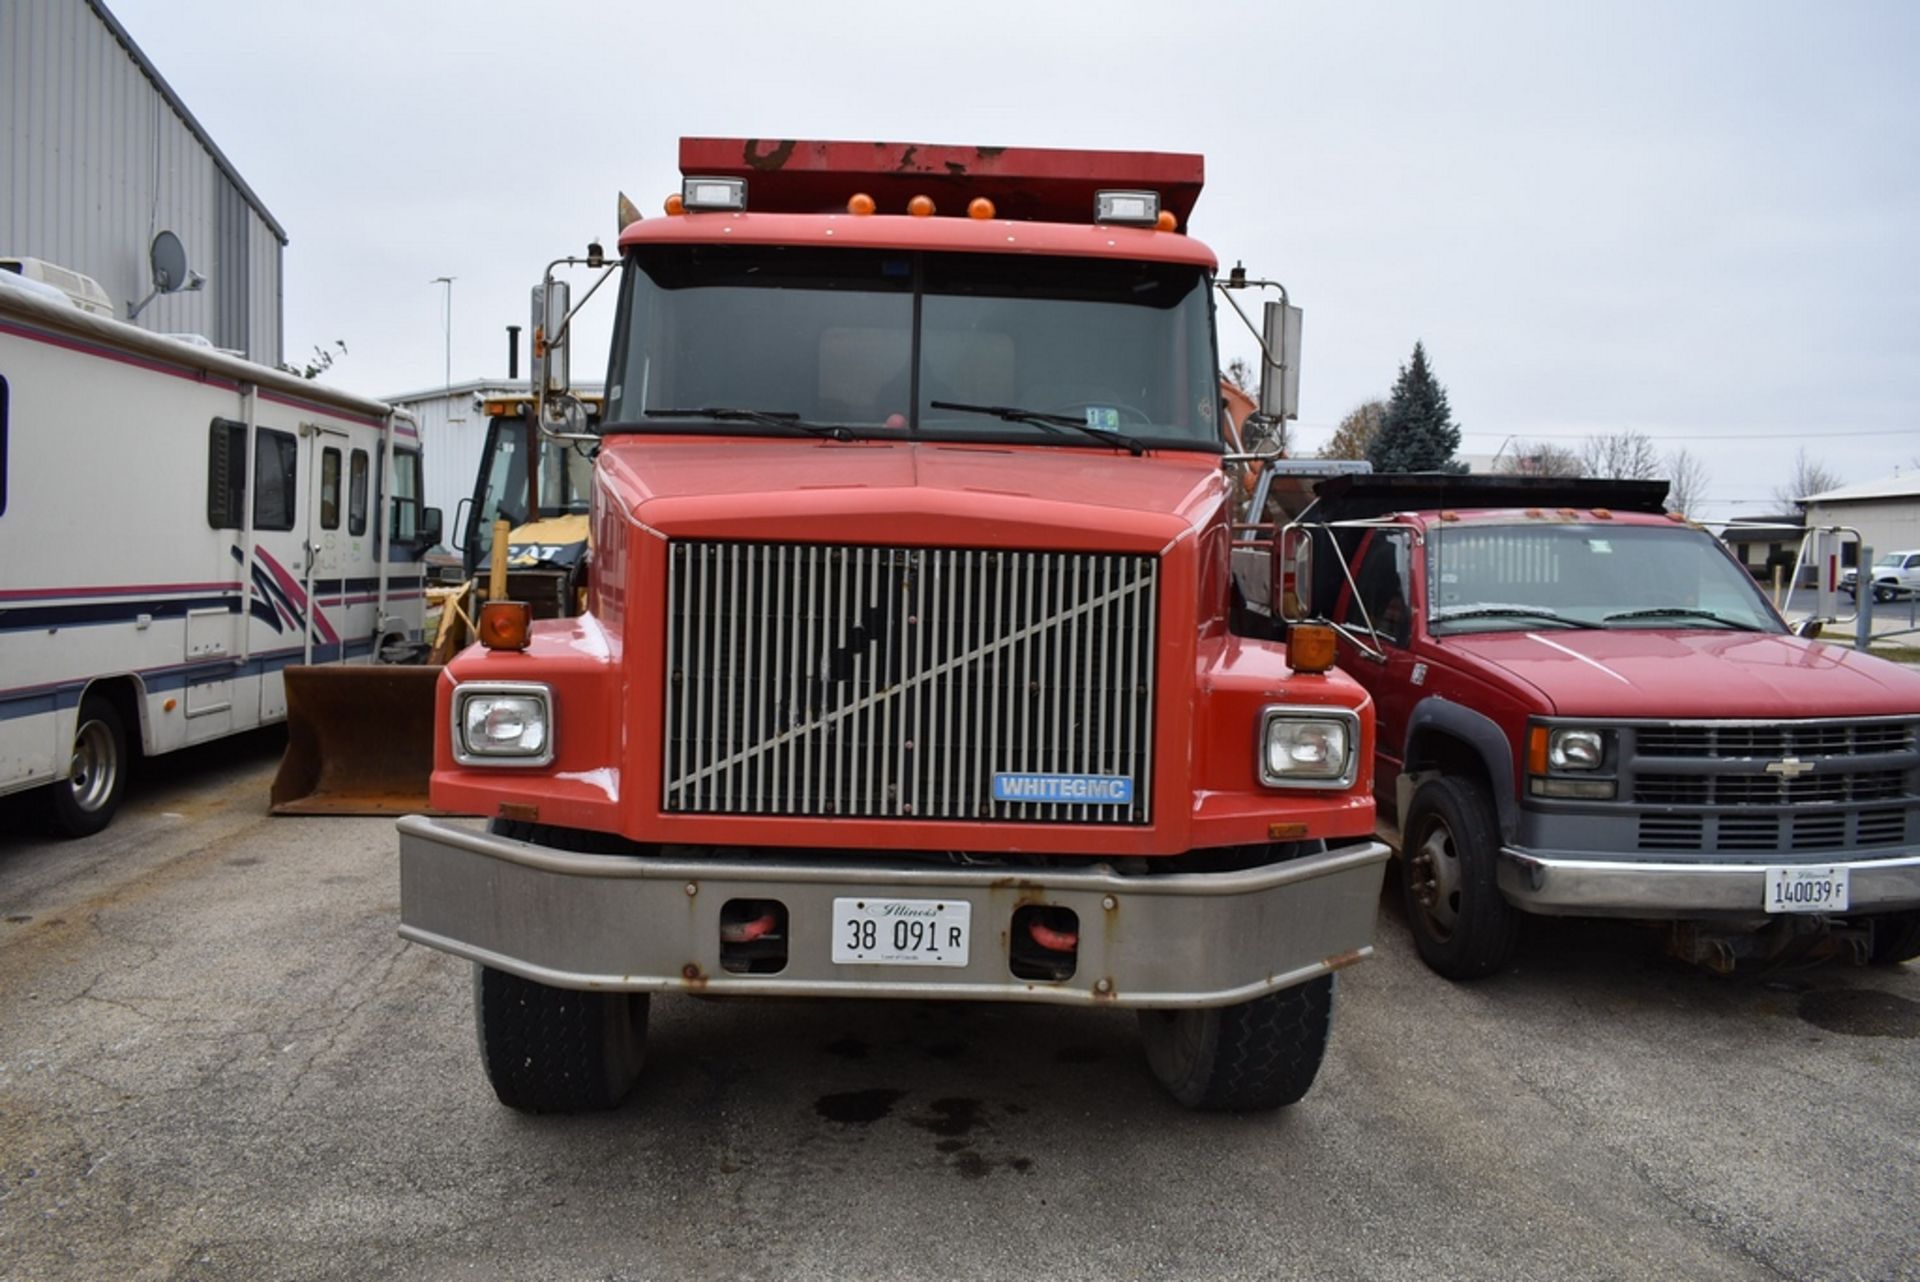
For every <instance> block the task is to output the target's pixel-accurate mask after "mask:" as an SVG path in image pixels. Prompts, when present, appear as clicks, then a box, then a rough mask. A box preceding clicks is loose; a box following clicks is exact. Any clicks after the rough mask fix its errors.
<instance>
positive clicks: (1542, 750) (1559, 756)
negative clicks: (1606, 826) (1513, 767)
mask: <svg viewBox="0 0 1920 1282" xmlns="http://www.w3.org/2000/svg"><path fill="white" fill-rule="evenodd" d="M1607 739H1608V732H1607V731H1605V730H1594V729H1589V728H1587V727H1584V726H1543V725H1537V724H1536V725H1535V726H1533V728H1532V729H1530V730H1529V731H1528V732H1527V775H1528V778H1527V791H1528V792H1530V793H1531V794H1533V795H1534V796H1536V797H1559V798H1562V799H1567V800H1576V801H1611V800H1613V798H1614V797H1615V796H1617V795H1618V794H1619V781H1618V780H1617V779H1615V778H1613V777H1612V776H1611V775H1601V776H1600V777H1598V778H1581V777H1580V776H1582V775H1589V774H1593V773H1595V772H1599V771H1603V770H1605V769H1606V766H1607ZM1569 776H1571V777H1569Z"/></svg>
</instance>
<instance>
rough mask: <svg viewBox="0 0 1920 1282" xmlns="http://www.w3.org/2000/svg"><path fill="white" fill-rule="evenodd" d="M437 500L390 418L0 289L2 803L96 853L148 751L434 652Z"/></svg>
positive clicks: (62, 301)
mask: <svg viewBox="0 0 1920 1282" xmlns="http://www.w3.org/2000/svg"><path fill="white" fill-rule="evenodd" d="M422 481H423V476H422V470H421V461H420V448H419V435H418V431H417V428H416V427H415V425H414V424H413V423H412V421H411V419H410V418H408V417H407V416H405V415H404V414H402V413H399V412H396V411H394V410H392V409H391V408H389V407H388V406H386V405H382V404H380V403H379V402H376V401H369V400H362V399H360V398H358V397H353V396H347V395H344V394H342V393H339V392H336V391H331V390H329V389H327V388H324V387H319V386H316V385H315V384H313V383H310V382H307V381H306V380H304V379H300V378H296V377H294V376H292V375H289V374H286V373H282V372H280V371H278V370H273V369H268V368H267V367H265V366H261V365H255V364H253V363H251V362H248V361H244V360H240V359H238V358H236V357H233V356H229V355H226V354H224V353H222V352H219V351H215V350H212V349H209V348H206V347H203V346H198V345H194V344H191V343H189V342H183V341H179V340H176V339H173V338H169V337H167V336H164V335H157V334H152V333H149V332H147V331H145V330H141V329H137V328H135V327H133V326H131V325H126V324H122V323H121V322H120V321H117V320H112V319H108V318H105V317H101V316H95V315H89V314H88V313H87V312H85V311H83V310H81V309H80V308H79V307H77V306H75V305H74V304H73V303H72V302H70V301H68V300H67V299H66V298H64V297H59V296H53V293H52V291H49V290H47V289H46V288H45V287H44V286H41V285H39V283H38V282H30V283H27V284H23V283H22V278H21V277H20V276H17V275H12V274H9V273H6V272H0V794H4V793H10V792H18V791H21V790H23V789H28V788H36V787H44V788H45V789H46V792H45V800H46V802H47V806H46V809H47V813H48V817H49V819H50V821H51V824H52V826H53V828H54V829H55V831H58V832H61V833H63V834H66V835H71V836H80V835H85V834H87V833H90V832H96V831H98V830H99V829H101V828H104V827H105V826H106V825H107V823H108V822H109V821H110V820H111V818H112V816H113V812H114V810H115V808H116V807H117V806H118V804H119V801H120V796H121V792H122V789H123V787H124V784H125V780H126V773H127V764H128V761H129V759H130V750H131V748H132V747H133V746H134V745H138V748H139V749H140V751H142V752H144V753H146V754H148V755H153V754H156V753H162V752H170V751H172V750H174V749H176V748H181V747H184V746H186V745H188V744H194V743H202V742H205V741H207V740H209V739H215V738H218V737H220V736H222V735H228V734H234V733H237V732H239V731H242V730H248V729H251V728H253V727H255V726H260V725H264V724H266V723H268V722H273V721H278V720H282V719H284V717H285V716H286V696H285V694H284V692H283V683H282V677H281V673H282V670H283V669H285V668H286V667H287V666H288V665H290V664H298V663H338V662H344V663H365V662H370V661H380V660H388V659H393V658H397V657H401V656H402V655H403V654H404V653H405V652H407V651H408V650H409V649H410V648H411V647H415V646H417V645H418V644H419V642H420V619H421V604H422V583H421V571H420V564H419V558H420V557H421V555H422V554H423V553H424V552H425V550H426V549H427V548H429V547H431V546H432V545H433V543H434V542H436V541H437V540H438V537H439V519H438V518H439V514H438V513H437V512H433V511H429V510H426V509H425V508H423V506H422V502H421V494H422V492H423V491H422ZM383 516H384V518H385V519H382V518H383Z"/></svg>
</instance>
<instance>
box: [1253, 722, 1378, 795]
mask: <svg viewBox="0 0 1920 1282" xmlns="http://www.w3.org/2000/svg"><path fill="white" fill-rule="evenodd" d="M1359 747H1360V718H1359V716H1358V715H1357V714H1355V713H1354V712H1352V711H1350V710H1348V709H1346V708H1298V707H1277V708H1266V709H1264V710H1262V712H1261V714H1260V761H1259V769H1260V782H1261V783H1262V784H1264V785H1266V786H1267V787H1269V788H1347V787H1351V786H1352V784H1353V780H1354V775H1355V774H1356V773H1357V772H1358V762H1359V756H1360V754H1359Z"/></svg>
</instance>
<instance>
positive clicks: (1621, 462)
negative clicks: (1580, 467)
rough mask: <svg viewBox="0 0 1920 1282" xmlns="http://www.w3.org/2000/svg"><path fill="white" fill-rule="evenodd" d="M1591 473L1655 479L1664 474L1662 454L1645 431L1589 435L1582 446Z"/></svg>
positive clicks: (1591, 474) (1618, 477) (1622, 479)
mask: <svg viewBox="0 0 1920 1282" xmlns="http://www.w3.org/2000/svg"><path fill="white" fill-rule="evenodd" d="M1580 461H1581V462H1582V463H1583V464H1585V465H1586V469H1587V471H1586V474H1587V475H1588V476H1598V477H1607V478H1611V479H1614V480H1621V481H1651V480H1654V479H1656V478H1657V477H1659V475H1660V471H1661V468H1660V456H1659V455H1658V454H1656V453H1655V452H1654V449H1653V442H1652V440H1650V439H1649V438H1648V437H1647V435H1646V434H1645V433H1644V432H1615V433H1614V434H1613V435H1611V436H1589V437H1588V438H1587V439H1586V443H1585V444H1583V445H1582V446H1581V447H1580Z"/></svg>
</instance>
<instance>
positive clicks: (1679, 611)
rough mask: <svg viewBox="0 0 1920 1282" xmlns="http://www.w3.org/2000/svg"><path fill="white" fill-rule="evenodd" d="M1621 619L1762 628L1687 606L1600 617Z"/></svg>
mask: <svg viewBox="0 0 1920 1282" xmlns="http://www.w3.org/2000/svg"><path fill="white" fill-rule="evenodd" d="M1621 619H1708V620H1711V621H1712V622H1714V623H1718V624H1720V625H1722V626H1723V627H1729V628H1732V629H1734V630H1735V631H1738V632H1759V631H1761V629H1760V627H1759V626H1758V625H1756V624H1752V623H1749V622H1747V621H1746V620H1745V619H1729V618H1728V617H1727V616H1726V615H1724V614H1715V613H1714V612H1713V611H1712V610H1696V609H1694V608H1692V607H1691V606H1685V605H1656V606H1652V607H1650V608H1649V609H1645V610H1621V611H1619V612H1618V613H1616V614H1605V615H1602V616H1600V621H1601V622H1602V623H1614V622H1617V621H1619V620H1621Z"/></svg>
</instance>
